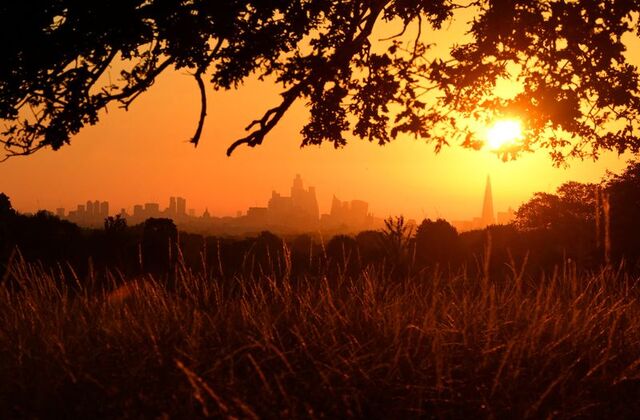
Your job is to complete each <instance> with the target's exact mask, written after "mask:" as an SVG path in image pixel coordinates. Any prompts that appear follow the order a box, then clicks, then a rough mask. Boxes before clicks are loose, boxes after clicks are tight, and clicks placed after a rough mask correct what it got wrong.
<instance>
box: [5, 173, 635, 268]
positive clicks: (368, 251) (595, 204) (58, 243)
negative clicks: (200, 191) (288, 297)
mask: <svg viewBox="0 0 640 420" xmlns="http://www.w3.org/2000/svg"><path fill="white" fill-rule="evenodd" d="M639 257H640V164H639V163H636V162H634V163H630V164H629V166H628V168H627V169H626V171H625V172H624V173H623V174H621V175H611V176H609V178H608V179H607V180H604V181H603V183H602V184H600V185H596V184H581V183H577V182H570V183H567V184H564V185H562V186H561V187H560V188H559V189H558V191H557V194H548V193H537V194H535V195H534V197H533V198H532V199H531V200H529V201H528V202H527V203H525V204H523V205H522V206H521V207H520V208H519V209H518V211H517V213H516V220H515V222H514V223H513V224H511V225H506V226H490V227H488V228H487V229H484V230H478V231H471V232H464V233H458V232H457V231H456V230H455V228H453V226H451V225H450V224H449V223H447V222H446V221H444V220H436V221H432V220H429V219H426V220H424V221H422V223H421V224H420V225H419V226H417V228H416V229H412V228H411V227H409V226H407V224H406V223H405V221H404V219H403V218H402V217H397V218H390V219H388V220H387V221H386V227H385V228H384V229H382V230H380V231H365V232H361V233H359V234H357V235H355V236H346V235H338V236H334V237H332V238H324V239H323V238H319V237H318V236H317V235H316V236H311V235H300V236H294V237H284V238H283V237H278V236H276V235H274V234H272V233H270V232H262V233H261V234H259V235H257V236H255V237H247V238H225V237H204V236H202V235H197V234H191V233H184V232H178V231H177V229H176V226H175V224H174V223H173V222H172V221H171V220H170V219H148V220H147V221H146V222H144V223H142V224H139V225H135V226H127V223H126V220H124V219H121V218H119V217H115V218H114V217H109V218H108V219H106V220H105V226H104V229H82V228H80V227H78V226H77V225H75V224H72V223H70V222H68V221H64V220H60V219H58V218H57V217H55V216H53V215H51V214H50V213H48V212H44V211H41V212H38V213H36V214H35V215H30V216H27V215H22V214H19V213H17V212H16V211H14V210H13V209H12V207H11V203H10V200H9V198H8V197H7V196H6V195H4V194H1V195H0V270H1V272H2V276H3V277H4V278H6V277H8V276H10V273H9V272H8V271H7V267H8V265H10V261H12V260H15V259H16V258H23V259H25V260H27V261H30V262H39V263H41V264H43V265H44V266H45V267H48V268H50V269H53V270H62V271H65V272H68V271H73V272H74V275H76V276H77V277H78V278H79V279H83V278H86V277H87V276H90V275H91V276H93V275H94V274H95V273H103V272H105V270H110V271H111V272H113V273H121V274H122V275H123V277H126V278H130V277H131V276H138V275H143V274H145V273H151V274H154V275H156V276H157V275H161V276H162V275H164V276H166V277H167V278H170V277H171V273H172V272H173V271H175V269H176V268H182V269H187V270H191V271H193V272H202V271H208V272H209V273H213V274H215V275H216V276H220V277H231V276H235V275H239V274H243V275H247V274H254V275H258V274H269V273H273V274H275V275H282V274H283V273H285V274H289V275H291V276H299V275H324V274H327V275H328V274H331V273H335V272H345V274H348V273H357V272H359V271H361V270H362V269H363V268H365V267H366V266H369V265H378V266H383V267H384V268H385V269H387V270H389V271H390V272H391V271H392V272H394V273H395V274H397V275H398V276H400V277H401V276H402V275H406V274H410V273H414V272H416V271H419V270H440V271H441V272H443V273H446V274H451V273H455V272H460V270H461V269H464V270H466V271H467V273H470V274H474V273H475V274H482V273H484V272H490V273H491V274H500V273H503V272H504V271H505V270H507V271H511V270H523V269H524V270H525V271H526V272H528V273H531V274H535V275H538V274H539V272H540V271H550V270H553V269H554V268H555V267H558V266H559V265H561V264H563V262H565V261H569V260H571V261H573V262H575V263H576V264H577V266H578V267H580V268H582V269H586V270H589V269H597V268H598V267H599V266H601V265H603V264H605V263H608V262H610V263H613V264H614V265H616V266H618V265H620V264H623V267H625V268H626V269H628V270H633V271H636V270H637V269H638V267H639V265H638V260H639Z"/></svg>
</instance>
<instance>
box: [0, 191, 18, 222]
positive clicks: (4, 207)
mask: <svg viewBox="0 0 640 420" xmlns="http://www.w3.org/2000/svg"><path fill="white" fill-rule="evenodd" d="M15 213H16V212H15V210H14V209H13V206H12V205H11V200H10V199H9V196H7V195H6V194H5V193H0V218H3V219H4V218H7V217H10V216H13V215H15Z"/></svg>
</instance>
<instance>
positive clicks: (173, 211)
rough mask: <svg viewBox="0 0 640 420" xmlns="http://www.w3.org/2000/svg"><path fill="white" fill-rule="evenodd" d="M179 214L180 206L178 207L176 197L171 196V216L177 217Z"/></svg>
mask: <svg viewBox="0 0 640 420" xmlns="http://www.w3.org/2000/svg"><path fill="white" fill-rule="evenodd" d="M176 214H178V208H177V207H176V198H175V197H169V217H175V215H176Z"/></svg>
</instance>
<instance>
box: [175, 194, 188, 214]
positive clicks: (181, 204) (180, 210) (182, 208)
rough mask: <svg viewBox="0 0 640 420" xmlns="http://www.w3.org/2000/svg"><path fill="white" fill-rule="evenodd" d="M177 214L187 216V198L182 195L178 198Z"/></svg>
mask: <svg viewBox="0 0 640 420" xmlns="http://www.w3.org/2000/svg"><path fill="white" fill-rule="evenodd" d="M176 204H177V206H176V207H177V215H178V216H185V215H186V214H187V200H185V199H184V198H182V197H177V198H176Z"/></svg>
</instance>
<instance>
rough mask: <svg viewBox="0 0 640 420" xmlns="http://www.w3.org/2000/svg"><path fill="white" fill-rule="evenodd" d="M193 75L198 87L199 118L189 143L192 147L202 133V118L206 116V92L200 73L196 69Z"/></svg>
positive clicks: (196, 145) (196, 143) (195, 145)
mask: <svg viewBox="0 0 640 420" xmlns="http://www.w3.org/2000/svg"><path fill="white" fill-rule="evenodd" d="M193 77H195V79H196V82H198V88H199V89H200V119H199V120H198V128H196V133H195V134H194V135H193V137H192V138H191V140H190V143H192V144H193V145H194V147H198V142H199V141H200V136H201V135H202V128H203V127H204V119H205V117H206V116H207V92H206V90H205V86H204V82H203V81H202V73H201V72H200V71H197V72H196V74H194V75H193Z"/></svg>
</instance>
